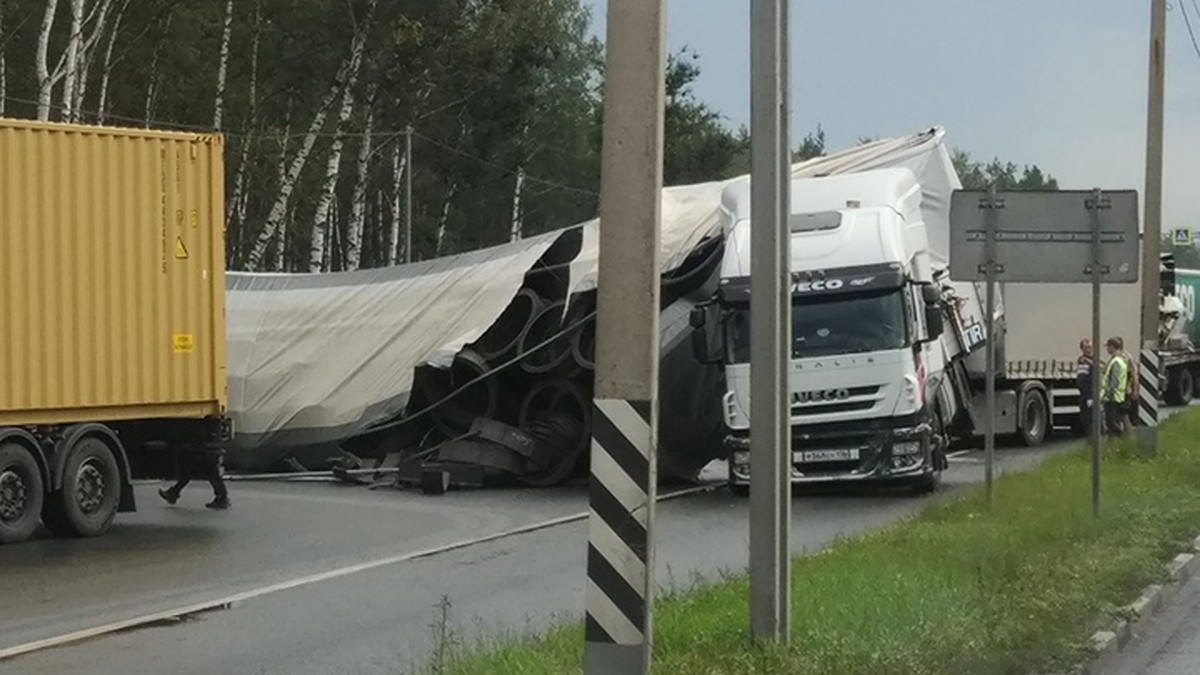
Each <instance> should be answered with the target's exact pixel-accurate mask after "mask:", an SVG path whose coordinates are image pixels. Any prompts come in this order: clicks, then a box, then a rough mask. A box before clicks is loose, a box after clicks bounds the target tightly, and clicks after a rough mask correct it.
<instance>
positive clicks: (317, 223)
mask: <svg viewBox="0 0 1200 675" xmlns="http://www.w3.org/2000/svg"><path fill="white" fill-rule="evenodd" d="M374 15H375V1H374V0H372V2H371V4H370V6H369V9H368V10H367V18H366V20H364V21H363V23H362V25H361V26H360V27H359V30H358V32H357V33H356V34H355V36H354V46H353V48H352V49H351V54H350V69H349V71H348V74H347V77H346V87H345V88H344V89H343V90H342V107H341V109H340V110H339V111H338V118H337V124H336V125H335V126H334V131H333V145H332V146H330V148H329V160H328V161H327V162H326V164H325V183H324V187H323V188H322V190H321V198H320V201H318V202H317V212H316V215H315V217H314V218H313V225H312V239H311V246H310V247H309V256H308V271H309V272H319V271H321V270H322V268H323V267H325V265H326V264H327V263H326V261H327V257H326V255H325V249H326V240H327V238H328V237H329V228H330V224H329V223H330V219H329V212H330V208H331V207H332V206H333V201H334V198H335V197H336V196H337V180H338V173H339V170H340V169H341V166H342V148H343V147H344V140H343V138H342V130H343V129H344V128H345V126H346V122H347V120H349V119H350V115H351V114H352V113H353V112H354V87H355V85H356V84H357V83H358V72H359V69H360V68H361V67H362V58H363V51H364V50H365V48H366V44H367V33H368V32H369V31H370V29H371V22H372V20H373V17H374Z"/></svg>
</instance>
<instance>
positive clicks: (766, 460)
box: [750, 0, 792, 642]
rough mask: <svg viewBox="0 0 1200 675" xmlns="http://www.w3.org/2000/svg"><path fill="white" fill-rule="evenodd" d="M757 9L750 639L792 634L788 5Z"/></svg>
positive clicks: (782, 638)
mask: <svg viewBox="0 0 1200 675" xmlns="http://www.w3.org/2000/svg"><path fill="white" fill-rule="evenodd" d="M789 2H790V0H753V1H752V2H751V4H750V30H751V35H750V44H751V56H750V69H751V73H750V88H751V92H750V120H751V128H750V132H751V150H750V153H751V171H752V174H751V186H750V189H751V197H750V199H751V203H750V222H751V230H750V237H751V239H750V322H751V323H750V632H751V634H752V635H753V636H754V637H755V638H756V639H759V640H764V641H769V642H786V641H787V639H788V635H789V633H790V632H791V544H790V534H791V525H792V522H791V521H792V519H791V514H792V443H791V441H792V435H791V434H792V429H791V419H792V415H791V387H790V379H791V372H792V368H791V365H792V349H791V347H792V283H791V231H790V228H789V219H790V215H791V151H790V146H791V144H790V142H789V138H788V112H789V108H790V106H789V101H788V94H789V91H790V88H789V86H788V70H789V69H788V39H789V35H788V4H789Z"/></svg>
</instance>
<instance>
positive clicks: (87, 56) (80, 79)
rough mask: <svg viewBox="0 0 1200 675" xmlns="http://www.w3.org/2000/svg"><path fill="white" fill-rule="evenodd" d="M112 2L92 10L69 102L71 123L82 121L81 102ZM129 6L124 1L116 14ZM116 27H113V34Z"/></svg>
mask: <svg viewBox="0 0 1200 675" xmlns="http://www.w3.org/2000/svg"><path fill="white" fill-rule="evenodd" d="M112 5H113V0H101V3H100V6H99V8H98V10H97V9H93V10H92V12H93V14H95V16H96V19H95V23H94V24H93V26H92V30H91V33H90V34H88V35H87V36H86V38H84V40H83V42H82V46H81V51H80V55H79V65H78V67H77V68H76V70H75V80H76V84H75V96H74V100H73V101H72V102H71V121H73V122H78V121H80V120H82V119H83V102H84V99H85V98H86V97H87V90H88V80H89V79H90V78H91V72H92V64H94V63H95V62H96V50H97V49H98V48H99V47H100V38H102V37H104V33H105V31H106V30H107V29H108V17H109V15H110V14H111V13H112ZM128 6H129V0H125V2H124V3H123V5H122V7H121V9H120V10H118V13H124V11H125V7H128ZM117 27H118V26H115V25H114V27H113V32H114V34H115V32H116V30H117Z"/></svg>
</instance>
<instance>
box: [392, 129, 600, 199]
mask: <svg viewBox="0 0 1200 675" xmlns="http://www.w3.org/2000/svg"><path fill="white" fill-rule="evenodd" d="M413 136H415V137H417V138H420V139H421V140H423V141H425V142H426V143H430V144H432V145H435V146H437V147H439V148H441V149H443V150H446V151H447V152H452V153H454V154H456V155H459V156H461V157H465V158H467V159H473V160H475V161H476V162H479V163H481V164H486V165H487V166H490V167H492V168H495V169H500V170H501V171H508V172H510V173H511V170H510V169H508V167H505V166H501V165H500V164H497V163H495V162H493V161H491V160H488V159H484V158H482V157H479V156H477V155H472V154H471V153H469V152H465V151H463V150H459V149H458V148H455V147H452V146H450V145H447V144H445V143H442V142H441V141H437V140H434V139H432V138H430V137H428V136H426V135H424V134H420V133H417V132H416V131H414V132H413ZM525 180H526V181H529V182H533V183H541V184H542V185H547V186H549V187H553V188H557V189H560V190H568V191H571V192H578V193H581V194H586V195H590V196H599V195H600V193H599V192H596V191H595V190H589V189H587V188H581V187H575V186H574V185H567V184H565V183H560V182H558V181H552V180H548V179H545V178H538V177H537V176H530V175H529V174H525Z"/></svg>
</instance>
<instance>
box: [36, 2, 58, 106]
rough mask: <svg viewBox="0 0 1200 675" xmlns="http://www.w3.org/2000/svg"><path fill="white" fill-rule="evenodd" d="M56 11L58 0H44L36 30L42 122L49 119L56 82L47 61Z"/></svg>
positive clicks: (39, 102) (39, 103) (39, 104)
mask: <svg viewBox="0 0 1200 675" xmlns="http://www.w3.org/2000/svg"><path fill="white" fill-rule="evenodd" d="M57 13H58V0H46V8H45V10H44V11H43V13H42V25H41V28H40V29H39V30H38V40H37V53H36V56H35V59H36V67H37V81H38V108H37V117H38V119H39V120H41V121H43V122H45V121H47V120H49V119H50V105H51V103H52V100H53V95H54V85H55V84H56V83H57V79H56V77H55V73H53V72H51V71H50V63H49V58H50V34H51V33H52V32H53V31H54V20H55V15H56V14H57ZM55 70H56V71H57V70H58V69H57V68H56V69H55Z"/></svg>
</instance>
